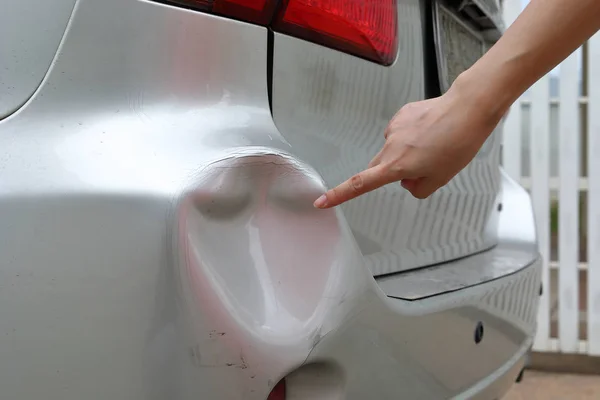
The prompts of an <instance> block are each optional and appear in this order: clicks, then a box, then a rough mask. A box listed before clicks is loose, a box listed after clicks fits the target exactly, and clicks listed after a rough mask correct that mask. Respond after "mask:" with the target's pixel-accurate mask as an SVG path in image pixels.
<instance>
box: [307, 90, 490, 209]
mask: <svg viewBox="0 0 600 400" xmlns="http://www.w3.org/2000/svg"><path fill="white" fill-rule="evenodd" d="M457 92H459V91H458V90H452V89H451V90H449V91H448V92H446V93H445V94H444V95H442V96H441V97H437V98H434V99H429V100H424V101H419V102H415V103H410V104H407V105H405V106H404V107H402V108H401V109H400V111H398V113H396V115H395V116H394V117H393V118H392V120H391V121H390V123H389V125H388V127H387V128H386V130H385V145H384V146H383V149H382V150H381V151H380V152H379V153H378V154H377V155H376V156H375V157H374V158H373V160H372V161H371V162H370V163H369V166H368V168H367V169H366V170H364V171H362V172H360V173H358V174H356V175H354V176H353V177H352V178H350V179H348V180H347V181H346V182H344V183H342V184H340V185H338V186H337V187H335V188H333V189H331V190H329V191H328V192H327V193H325V194H324V195H323V196H321V197H320V198H319V199H317V200H316V201H315V204H314V205H315V207H317V208H330V207H335V206H337V205H339V204H341V203H344V202H346V201H348V200H351V199H353V198H355V197H357V196H360V195H362V194H364V193H367V192H370V191H372V190H375V189H377V188H379V187H381V186H384V185H386V184H388V183H392V182H397V181H401V184H402V186H403V187H404V188H405V189H407V190H408V191H409V192H410V193H411V194H412V195H413V196H415V197H416V198H419V199H424V198H427V197H429V196H430V195H431V194H432V193H434V192H435V191H436V190H437V189H439V188H440V187H442V186H443V185H445V184H446V183H448V181H450V179H452V178H453V177H454V176H455V175H456V174H457V173H458V172H460V170H462V169H463V168H464V167H465V166H466V165H467V164H468V163H469V162H470V161H471V160H472V159H473V157H475V155H476V154H477V151H478V150H479V149H480V148H481V146H482V145H483V143H484V142H485V139H486V138H487V137H488V136H489V135H490V133H491V132H492V131H493V130H494V128H495V126H496V124H497V123H498V121H499V120H500V116H501V115H502V114H499V115H500V116H498V113H495V114H496V115H494V113H488V112H486V110H485V106H484V105H483V104H481V103H478V102H477V101H476V99H474V98H472V97H471V96H465V94H462V95H461V94H460V93H457ZM482 107H483V109H482Z"/></svg>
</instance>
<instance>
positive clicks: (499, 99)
mask: <svg viewBox="0 0 600 400" xmlns="http://www.w3.org/2000/svg"><path fill="white" fill-rule="evenodd" d="M490 75H494V73H493V72H491V74H486V73H481V72H480V71H478V70H475V69H474V68H471V69H468V70H466V71H465V72H463V73H462V74H461V75H459V76H458V77H457V78H456V80H455V81H454V83H453V84H452V86H451V87H450V90H448V94H450V95H451V96H454V97H456V98H457V100H458V101H460V102H461V103H462V104H464V106H465V107H466V108H467V109H468V110H469V112H471V113H473V114H474V115H473V117H474V118H481V119H482V120H481V122H482V123H483V124H486V125H487V124H491V125H494V126H495V125H496V124H497V123H498V122H499V121H500V120H501V119H502V117H503V116H504V115H505V114H506V113H507V112H508V109H509V108H510V106H511V105H512V103H513V102H514V101H515V100H516V99H517V98H518V97H519V93H517V91H516V90H511V85H510V84H508V83H501V82H500V80H501V79H500V76H499V75H496V76H490Z"/></svg>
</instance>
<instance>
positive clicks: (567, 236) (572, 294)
mask: <svg viewBox="0 0 600 400" xmlns="http://www.w3.org/2000/svg"><path fill="white" fill-rule="evenodd" d="M521 8H522V7H521V1H520V0H504V16H505V21H506V25H507V26H508V25H510V23H511V22H512V21H514V19H515V18H516V17H517V16H518V14H519V13H520V12H521ZM580 50H581V49H580ZM580 50H578V51H577V52H576V53H574V54H573V55H571V56H570V57H569V58H568V59H567V60H565V61H564V62H563V63H562V64H561V66H560V72H559V73H558V76H550V75H549V76H545V77H543V78H542V79H541V80H540V81H539V82H537V83H536V84H535V85H534V86H533V87H532V88H531V90H530V91H529V92H528V94H527V95H526V96H525V95H524V96H523V98H521V99H520V100H519V101H518V102H517V103H515V104H514V105H513V107H512V108H511V111H510V113H509V115H508V117H507V119H506V122H505V128H504V139H503V152H502V153H503V165H504V168H505V169H506V171H507V172H508V173H509V174H510V175H511V176H512V177H513V178H514V179H517V180H519V181H520V182H521V184H522V185H523V186H524V187H526V188H527V189H529V190H530V193H531V196H532V200H533V205H534V210H535V216H536V224H537V229H538V237H539V246H540V252H541V254H542V256H543V258H544V265H543V273H542V282H543V287H544V288H545V290H544V292H543V295H542V296H541V303H540V309H539V314H538V332H537V336H536V338H535V343H534V350H536V351H545V352H563V353H582V354H588V355H591V356H600V33H598V34H596V35H595V36H594V37H593V38H592V39H590V41H589V42H588V43H587V55H588V56H587V74H586V76H583V75H582V71H585V70H586V69H585V68H582V66H584V67H585V65H584V63H582V62H581V61H580V60H581V55H582V51H580ZM557 79H558V80H559V85H558V93H557V94H556V96H555V97H551V95H550V84H551V83H553V82H552V81H554V82H556V80H557ZM582 82H584V86H586V87H587V96H582V92H581V87H582ZM583 93H586V92H585V91H584V92H583ZM585 107H587V113H582V112H581V110H582V109H584V108H585ZM582 115H584V116H586V117H585V119H582V118H581V116H582ZM586 125H587V129H585V131H582V127H585V126H586ZM586 139H587V144H586V146H582V143H585V142H584V140H586ZM582 148H583V151H582V150H581V149H582ZM586 155H587V163H586V164H584V168H586V167H587V173H586V174H585V176H582V175H583V174H582V167H581V166H582V160H585V158H583V157H584V156H586ZM586 193H587V201H584V202H583V203H580V196H581V195H582V194H583V195H585V194H586ZM584 198H585V197H584ZM556 202H557V203H558V221H557V222H558V246H557V247H558V248H557V249H553V248H552V247H551V237H552V236H551V234H552V232H551V215H550V214H551V204H555V203H556ZM586 203H587V207H585V209H580V204H586ZM580 218H582V219H581V221H583V224H581V226H580ZM585 226H587V235H585V234H583V235H582V234H581V232H582V231H584V229H583V230H582V228H585ZM554 236H556V235H554ZM585 240H587V243H585ZM582 241H583V242H584V243H581V242H582ZM582 244H584V245H585V244H587V246H583V247H584V249H585V248H586V247H587V257H585V251H583V253H584V257H582V258H584V259H585V260H582V259H580V246H581V245H582ZM556 250H558V252H557V253H558V255H557V257H556V259H553V258H554V257H551V255H552V254H554V253H556ZM584 261H585V262H584ZM580 283H581V285H580ZM585 293H587V296H585V295H583V296H582V294H585ZM580 300H581V302H580ZM580 303H581V304H580ZM580 328H581V329H580ZM583 330H585V331H586V332H581V331H583Z"/></svg>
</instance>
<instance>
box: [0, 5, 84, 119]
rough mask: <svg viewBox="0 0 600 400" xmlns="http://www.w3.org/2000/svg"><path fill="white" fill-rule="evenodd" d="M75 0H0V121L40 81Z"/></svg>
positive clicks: (24, 99) (60, 37) (34, 88)
mask: <svg viewBox="0 0 600 400" xmlns="http://www.w3.org/2000/svg"><path fill="white" fill-rule="evenodd" d="M75 1H76V0H53V1H35V0H2V1H1V2H0V120H1V119H2V118H4V117H6V116H7V115H10V114H11V113H13V112H14V111H16V110H17V109H18V108H19V107H21V106H22V105H23V104H24V103H25V102H26V101H27V99H29V98H30V97H31V95H32V94H33V92H34V91H35V90H36V89H37V88H38V86H39V85H40V82H42V79H43V78H44V76H45V75H46V72H47V71H48V68H49V67H50V63H51V62H52V60H53V59H54V56H55V54H56V50H57V49H58V45H59V43H60V41H61V39H62V37H63V34H64V32H65V28H66V27H67V22H68V21H69V18H70V17H71V13H72V11H73V7H74V5H75Z"/></svg>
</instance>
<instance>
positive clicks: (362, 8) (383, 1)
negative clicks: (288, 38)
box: [273, 0, 397, 65]
mask: <svg viewBox="0 0 600 400" xmlns="http://www.w3.org/2000/svg"><path fill="white" fill-rule="evenodd" d="M396 20H397V14H396V0H283V5H282V6H281V8H280V9H279V11H278V12H277V15H276V17H275V21H274V22H273V28H274V30H275V31H277V32H281V33H287V34H289V35H292V36H296V37H299V38H302V39H305V40H309V41H311V42H315V43H319V44H322V45H325V46H328V47H332V48H335V49H338V50H342V51H346V52H348V53H351V54H355V55H357V56H360V57H364V58H367V59H369V60H372V61H375V62H378V63H381V64H384V65H390V64H392V63H393V62H394V59H395V58H396V42H397V40H396V32H397V27H396Z"/></svg>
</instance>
